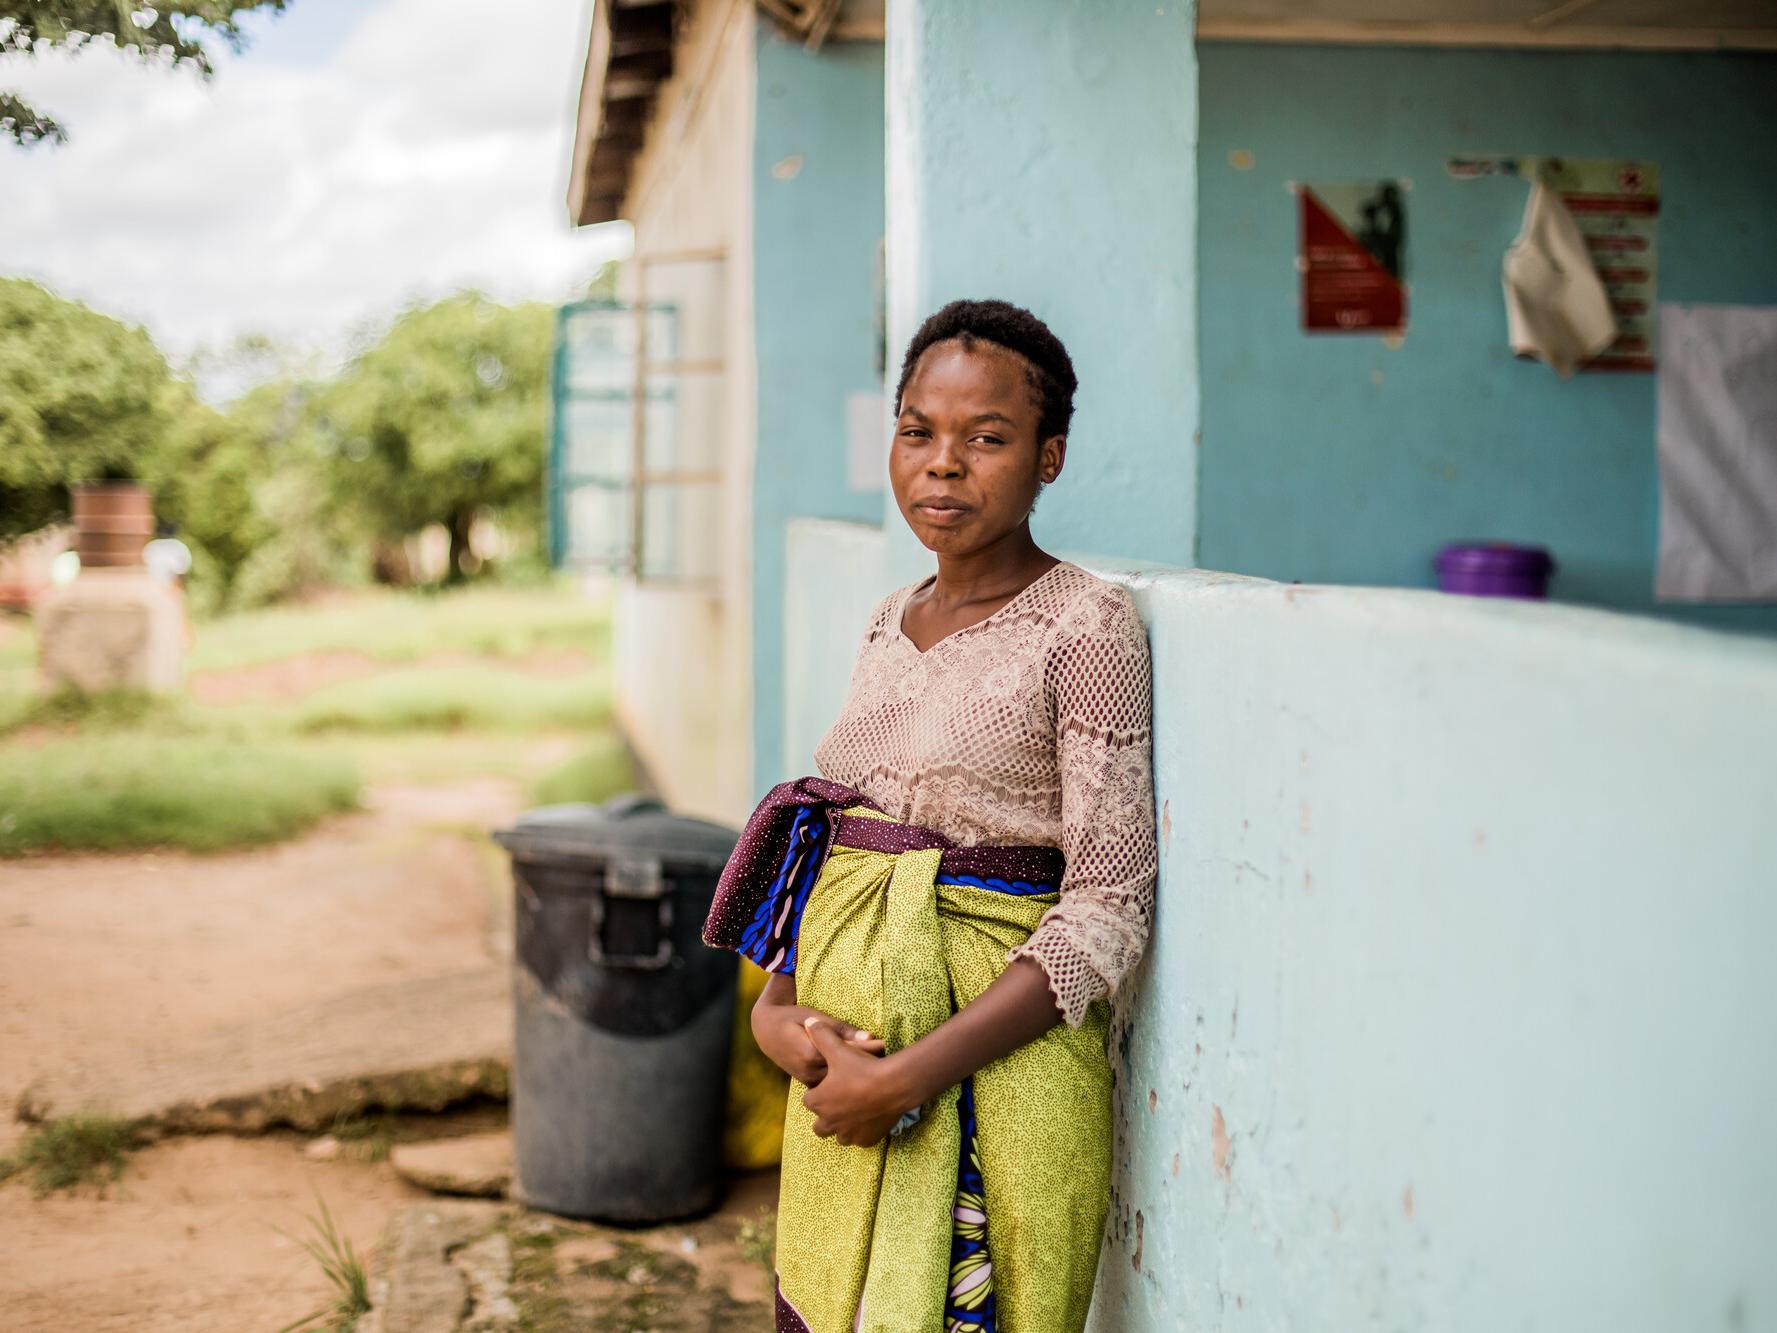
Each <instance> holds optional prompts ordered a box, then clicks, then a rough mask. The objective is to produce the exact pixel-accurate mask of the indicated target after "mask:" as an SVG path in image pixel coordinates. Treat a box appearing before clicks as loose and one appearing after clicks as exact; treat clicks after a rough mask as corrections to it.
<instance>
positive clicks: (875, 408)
mask: <svg viewBox="0 0 1777 1333" xmlns="http://www.w3.org/2000/svg"><path fill="white" fill-rule="evenodd" d="M845 434H846V445H847V449H846V457H847V460H848V466H847V467H846V473H847V481H848V483H849V485H850V486H851V489H852V490H854V491H880V490H882V489H883V488H884V487H885V486H886V485H887V484H888V446H889V420H888V398H887V396H886V395H884V394H880V393H848V394H846V395H845Z"/></svg>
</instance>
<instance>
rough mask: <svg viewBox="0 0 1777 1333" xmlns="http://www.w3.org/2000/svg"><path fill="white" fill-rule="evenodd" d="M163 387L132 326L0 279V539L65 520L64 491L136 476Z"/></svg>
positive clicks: (150, 352) (165, 379) (146, 341)
mask: <svg viewBox="0 0 1777 1333" xmlns="http://www.w3.org/2000/svg"><path fill="white" fill-rule="evenodd" d="M170 383H171V376H170V373H169V371H168V370H167V363H166V360H165V358H163V357H162V356H161V354H160V352H159V351H158V350H157V349H156V348H155V346H154V343H153V341H152V340H151V339H150V338H149V336H148V335H147V334H146V333H145V332H143V331H142V330H141V329H139V328H131V327H129V326H127V325H124V324H121V323H119V322H118V321H117V320H115V319H111V318H109V317H107V316H105V315H101V314H98V313H97V312H95V311H92V310H89V309H88V308H87V307H86V306H84V305H81V304H80V303H79V302H78V301H68V300H64V299H62V298H61V297H59V296H56V295H55V294H53V293H52V292H49V291H47V290H45V289H44V288H42V287H40V286H38V285H37V284H36V283H34V282H26V281H23V280H22V279H17V278H0V539H4V538H7V537H16V536H18V535H19V534H21V533H25V532H33V531H35V530H36V529H38V528H40V527H42V526H43V525H44V524H46V523H50V522H54V521H55V520H57V519H59V518H65V517H66V516H67V513H68V488H69V487H70V486H73V485H79V484H81V483H83V482H91V481H104V480H116V479H122V478H130V477H134V476H136V475H138V474H139V472H140V471H141V470H142V468H143V466H144V465H145V463H146V461H147V458H148V454H149V452H150V450H151V449H152V448H153V447H154V446H155V444H156V443H157V441H158V440H159V439H160V436H161V433H162V431H163V430H164V429H165V427H166V424H167V421H168V413H169V409H168V397H167V391H168V387H169V385H170Z"/></svg>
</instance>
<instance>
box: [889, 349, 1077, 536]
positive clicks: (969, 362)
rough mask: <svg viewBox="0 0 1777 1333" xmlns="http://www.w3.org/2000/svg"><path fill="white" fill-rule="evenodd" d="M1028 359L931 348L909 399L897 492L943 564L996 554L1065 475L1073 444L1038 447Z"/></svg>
mask: <svg viewBox="0 0 1777 1333" xmlns="http://www.w3.org/2000/svg"><path fill="white" fill-rule="evenodd" d="M1027 376H1028V371H1027V368H1026V365H1025V361H1024V358H1023V357H1021V356H1019V355H1018V354H1017V353H1016V352H1011V351H1008V350H1007V349H1005V348H1003V347H999V346H996V345H995V344H993V343H988V342H982V341H979V340H977V341H976V342H975V344H974V346H973V347H971V348H967V349H965V348H964V347H963V345H962V344H961V343H960V342H958V341H957V340H955V339H949V340H947V341H945V342H941V343H934V344H933V345H932V346H930V347H928V348H927V349H926V350H925V352H924V354H923V355H922V356H921V357H920V358H919V361H918V363H917V364H916V365H915V366H914V368H913V374H912V375H911V376H910V377H909V378H908V380H907V389H906V392H905V393H903V394H902V395H901V415H900V417H899V418H898V419H897V420H896V422H895V443H894V447H893V448H892V449H891V450H890V451H889V483H890V485H891V486H893V488H894V492H895V503H896V504H897V505H899V506H900V509H901V516H902V517H903V518H905V519H906V520H907V526H908V527H910V528H912V529H913V533H914V535H915V536H916V537H918V538H919V539H920V541H921V542H923V543H924V544H925V545H926V547H927V548H929V549H930V550H932V551H935V552H937V553H939V554H941V555H968V554H971V553H973V552H975V551H978V550H981V549H982V548H983V547H986V546H989V545H991V544H992V543H993V542H995V541H997V540H998V539H999V538H1001V537H1003V536H1005V535H1006V534H1007V533H1008V532H1011V531H1012V530H1013V529H1015V528H1017V527H1018V526H1019V525H1020V524H1022V523H1023V522H1024V521H1025V519H1026V518H1027V517H1029V515H1030V507H1031V505H1032V504H1033V503H1034V502H1035V500H1036V496H1037V485H1038V483H1039V482H1046V481H1053V480H1054V479H1055V478H1056V477H1057V476H1058V475H1059V474H1060V472H1061V465H1062V460H1063V458H1064V456H1065V454H1066V450H1067V440H1066V438H1065V437H1063V436H1060V435H1056V436H1051V437H1050V438H1049V439H1047V440H1038V439H1037V428H1038V423H1039V420H1040V416H1041V413H1040V411H1039V409H1038V406H1037V395H1036V390H1035V389H1033V388H1032V387H1031V384H1030V380H1029V379H1028V377H1027Z"/></svg>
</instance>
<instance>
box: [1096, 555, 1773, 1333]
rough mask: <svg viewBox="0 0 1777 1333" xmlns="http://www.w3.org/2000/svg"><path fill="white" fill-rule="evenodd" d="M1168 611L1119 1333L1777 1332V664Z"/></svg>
mask: <svg viewBox="0 0 1777 1333" xmlns="http://www.w3.org/2000/svg"><path fill="white" fill-rule="evenodd" d="M1136 591H1137V601H1138V604H1139V605H1140V606H1141V609H1142V611H1143V614H1144V616H1145V618H1146V619H1147V621H1148V623H1149V626H1150V632H1151V636H1152V642H1153V653H1154V672H1155V681H1156V687H1157V688H1156V700H1155V709H1154V723H1155V756H1156V759H1155V769H1156V781H1157V790H1158V795H1159V799H1160V801H1161V807H1160V808H1161V832H1162V838H1161V842H1162V861H1161V881H1160V888H1159V911H1158V919H1157V924H1156V930H1155V934H1154V938H1153V941H1152V945H1151V949H1150V952H1149V955H1148V958H1147V960H1146V962H1145V964H1144V966H1143V969H1142V971H1141V975H1140V977H1139V979H1138V982H1137V985H1136V986H1135V987H1134V988H1133V1004H1132V1006H1131V1008H1130V1011H1129V1013H1128V1014H1127V1037H1126V1039H1125V1043H1124V1045H1123V1046H1122V1047H1121V1049H1120V1051H1119V1054H1118V1057H1117V1058H1118V1072H1119V1096H1118V1100H1117V1105H1118V1117H1119V1126H1118V1128H1119V1148H1118V1154H1119V1160H1118V1175H1117V1199H1116V1217H1115V1219H1114V1220H1113V1223H1112V1228H1111V1235H1110V1236H1109V1237H1108V1239H1107V1244H1106V1249H1105V1251H1104V1254H1103V1259H1102V1262H1101V1264H1100V1269H1099V1274H1100V1287H1099V1293H1098V1297H1097V1299H1096V1301H1095V1323H1094V1326H1095V1328H1096V1329H1098V1330H1102V1333H1113V1331H1114V1333H1149V1331H1151V1333H1160V1331H1161V1330H1167V1331H1169V1333H1170V1331H1171V1330H1199V1329H1219V1330H1228V1331H1229V1333H1233V1331H1234V1330H1248V1329H1251V1330H1286V1329H1287V1330H1322V1329H1324V1330H1339V1331H1340V1333H1344V1330H1351V1329H1411V1330H1414V1331H1415V1333H1446V1331H1448V1333H1498V1330H1501V1329H1513V1330H1520V1331H1521V1333H1578V1331H1580V1330H1586V1331H1590V1330H1599V1331H1600V1333H1602V1331H1603V1330H1610V1333H1670V1330H1674V1329H1687V1330H1689V1329H1699V1330H1700V1329H1720V1330H1724V1331H1725V1330H1736V1331H1737V1333H1746V1331H1750V1330H1760V1329H1765V1330H1769V1329H1773V1328H1777V1266H1773V1265H1772V1264H1771V1262H1770V1253H1771V1244H1772V1238H1773V1237H1774V1236H1777V1152H1774V1151H1773V1150H1772V1146H1771V1126H1772V1124H1773V1123H1777V1119H1774V1117H1777V1057H1774V1056H1773V1052H1774V1051H1777V972H1774V971H1773V969H1772V968H1771V967H1770V963H1769V952H1770V950H1769V941H1770V940H1771V939H1772V938H1773V936H1774V934H1777V896H1774V895H1773V894H1772V893H1771V886H1772V885H1773V883H1777V853H1774V852H1773V850H1772V844H1771V840H1770V836H1769V811H1770V803H1771V793H1772V792H1773V791H1777V645H1771V644H1768V643H1765V642H1761V641H1758V640H1754V639H1749V638H1735V637H1730V636H1724V635H1719V634H1714V633H1710V632H1707V631H1703V630H1693V629H1682V628H1679V627H1676V626H1671V625H1665V624H1661V623H1658V622H1655V621H1651V620H1646V619H1640V618H1635V617H1629V616H1621V615H1614V614H1610V613H1605V612H1596V611H1586V610H1581V609H1576V608H1568V607H1556V606H1547V605H1543V606H1535V605H1530V606H1524V605H1518V606H1513V605H1500V604H1496V603H1485V602H1480V601H1476V600H1472V599H1457V598H1446V597H1443V596H1441V595H1440V594H1436V593H1430V592H1408V591H1396V590H1378V589H1358V588H1328V587H1312V586H1309V587H1291V586H1287V585H1279V584H1275V583H1270V582H1265V581H1260V580H1249V579H1238V578H1232V577H1229V576H1222V575H1210V574H1170V575H1164V576H1160V577H1156V578H1153V579H1151V580H1138V581H1137V585H1136Z"/></svg>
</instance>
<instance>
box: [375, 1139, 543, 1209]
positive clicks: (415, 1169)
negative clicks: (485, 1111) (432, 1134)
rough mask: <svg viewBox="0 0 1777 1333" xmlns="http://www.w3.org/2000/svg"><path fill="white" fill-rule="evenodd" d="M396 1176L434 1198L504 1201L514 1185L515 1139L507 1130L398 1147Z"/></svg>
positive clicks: (392, 1159)
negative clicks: (448, 1196)
mask: <svg viewBox="0 0 1777 1333" xmlns="http://www.w3.org/2000/svg"><path fill="white" fill-rule="evenodd" d="M389 1163H390V1165H392V1166H393V1167H394V1168H395V1174H396V1175H398V1176H400V1177H401V1178H402V1179H404V1180H406V1181H408V1182H409V1183H411V1184H414V1185H418V1186H419V1187H420V1188H421V1189H424V1190H431V1191H432V1193H434V1194H455V1195H461V1196H464V1197H467V1198H474V1199H503V1198H505V1197H506V1192H507V1189H508V1187H509V1186H510V1185H511V1183H512V1135H511V1133H510V1132H508V1131H506V1130H498V1131H495V1132H493V1133H489V1134H465V1135H463V1136H461V1137H460V1138H454V1139H431V1140H428V1141H427V1142H424V1143H402V1144H397V1145H396V1146H395V1147H394V1148H393V1149H392V1150H391V1151H390V1153H389Z"/></svg>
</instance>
